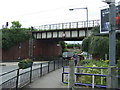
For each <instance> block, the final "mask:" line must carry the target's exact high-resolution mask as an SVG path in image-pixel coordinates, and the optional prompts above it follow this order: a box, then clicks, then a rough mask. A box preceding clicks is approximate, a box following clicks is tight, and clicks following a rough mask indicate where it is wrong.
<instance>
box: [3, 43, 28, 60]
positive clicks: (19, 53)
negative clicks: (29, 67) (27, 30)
mask: <svg viewBox="0 0 120 90" xmlns="http://www.w3.org/2000/svg"><path fill="white" fill-rule="evenodd" d="M20 45H21V48H20V47H19V46H20ZM28 46H29V43H28V41H25V42H23V43H21V44H17V45H15V46H13V47H11V48H10V49H8V50H2V60H17V59H19V57H20V58H21V59H24V58H28V50H29V47H28Z"/></svg>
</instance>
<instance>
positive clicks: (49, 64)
mask: <svg viewBox="0 0 120 90" xmlns="http://www.w3.org/2000/svg"><path fill="white" fill-rule="evenodd" d="M49 65H50V62H48V73H49V69H50V68H49V67H50V66H49Z"/></svg>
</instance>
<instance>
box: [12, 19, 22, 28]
mask: <svg viewBox="0 0 120 90" xmlns="http://www.w3.org/2000/svg"><path fill="white" fill-rule="evenodd" d="M11 23H12V26H11V27H10V28H11V29H20V28H21V26H22V25H21V24H20V22H19V21H13V22H11Z"/></svg>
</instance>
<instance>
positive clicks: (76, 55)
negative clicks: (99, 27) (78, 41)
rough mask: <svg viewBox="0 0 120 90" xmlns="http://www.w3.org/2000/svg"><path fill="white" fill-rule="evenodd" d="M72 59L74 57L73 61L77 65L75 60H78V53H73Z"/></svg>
mask: <svg viewBox="0 0 120 90" xmlns="http://www.w3.org/2000/svg"><path fill="white" fill-rule="evenodd" d="M73 59H74V61H75V66H76V65H77V62H78V54H77V53H75V54H74V55H73Z"/></svg>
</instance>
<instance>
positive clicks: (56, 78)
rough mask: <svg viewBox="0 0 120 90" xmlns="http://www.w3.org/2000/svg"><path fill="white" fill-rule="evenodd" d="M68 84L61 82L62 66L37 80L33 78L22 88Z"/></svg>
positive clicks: (58, 86)
mask: <svg viewBox="0 0 120 90" xmlns="http://www.w3.org/2000/svg"><path fill="white" fill-rule="evenodd" d="M67 87H68V86H67V85H65V84H63V83H62V68H61V69H58V70H55V71H52V72H50V73H49V74H46V75H44V76H42V77H40V78H38V79H37V80H34V81H33V82H32V83H30V84H29V85H27V86H25V87H24V88H67Z"/></svg>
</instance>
